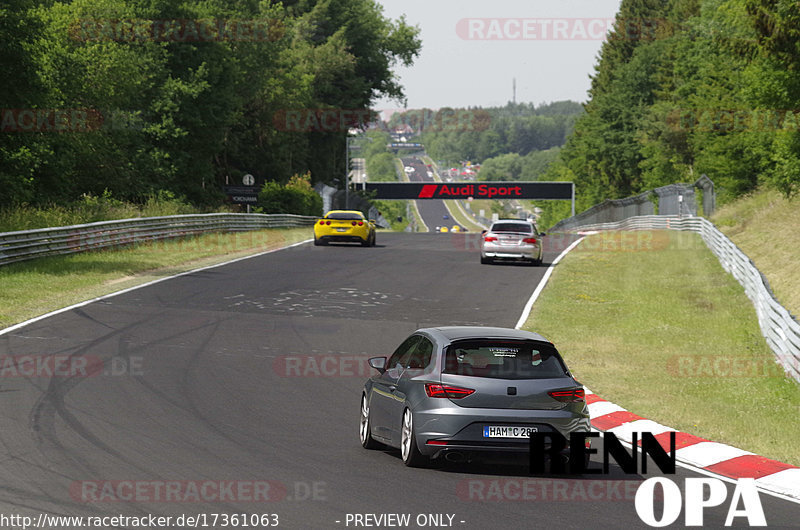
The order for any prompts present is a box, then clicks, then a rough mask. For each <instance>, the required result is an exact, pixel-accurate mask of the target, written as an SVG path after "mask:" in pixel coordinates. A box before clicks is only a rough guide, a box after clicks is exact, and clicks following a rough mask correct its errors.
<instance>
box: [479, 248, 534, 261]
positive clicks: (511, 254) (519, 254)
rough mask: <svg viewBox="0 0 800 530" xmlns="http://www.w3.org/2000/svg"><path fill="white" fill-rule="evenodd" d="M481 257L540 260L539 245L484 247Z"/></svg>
mask: <svg viewBox="0 0 800 530" xmlns="http://www.w3.org/2000/svg"><path fill="white" fill-rule="evenodd" d="M481 257H483V258H495V259H518V260H519V259H528V260H534V259H539V247H538V245H521V246H516V245H484V246H483V248H481Z"/></svg>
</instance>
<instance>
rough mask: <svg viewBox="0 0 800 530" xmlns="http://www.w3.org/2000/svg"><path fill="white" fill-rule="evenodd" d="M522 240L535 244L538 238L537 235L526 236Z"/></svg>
mask: <svg viewBox="0 0 800 530" xmlns="http://www.w3.org/2000/svg"><path fill="white" fill-rule="evenodd" d="M522 242H523V243H531V244H533V243H536V238H535V237H526V238H525V239H523V240H522Z"/></svg>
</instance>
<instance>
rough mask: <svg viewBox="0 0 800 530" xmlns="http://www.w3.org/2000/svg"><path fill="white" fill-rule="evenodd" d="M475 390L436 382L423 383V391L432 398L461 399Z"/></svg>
mask: <svg viewBox="0 0 800 530" xmlns="http://www.w3.org/2000/svg"><path fill="white" fill-rule="evenodd" d="M473 392H475V390H473V389H471V388H461V387H458V386H450V385H439V384H436V383H425V393H426V394H428V397H433V398H450V399H461V398H463V397H467V396H468V395H470V394H472V393H473Z"/></svg>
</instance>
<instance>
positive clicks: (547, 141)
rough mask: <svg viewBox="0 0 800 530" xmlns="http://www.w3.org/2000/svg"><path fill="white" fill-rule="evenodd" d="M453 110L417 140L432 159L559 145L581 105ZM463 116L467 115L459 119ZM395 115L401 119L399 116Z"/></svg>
mask: <svg viewBox="0 0 800 530" xmlns="http://www.w3.org/2000/svg"><path fill="white" fill-rule="evenodd" d="M438 112H439V113H440V114H442V113H444V112H445V111H444V110H443V109H440V110H439V111H438ZM453 112H454V113H455V115H456V118H455V119H453V120H451V121H449V122H448V121H446V120H444V121H443V122H441V123H439V124H436V123H435V124H434V125H438V126H434V127H431V128H430V129H431V130H424V129H423V130H422V134H421V136H420V141H421V142H422V143H424V144H425V149H426V151H427V152H428V154H429V155H430V156H431V157H432V158H433V159H434V160H443V161H446V162H448V163H454V162H458V161H466V160H469V161H471V162H473V163H483V162H485V161H486V160H488V159H491V158H493V157H497V156H500V155H508V154H511V153H514V154H516V155H518V156H520V157H525V156H526V155H528V154H530V153H533V152H539V151H545V150H548V149H551V148H553V147H558V146H561V145H563V144H564V142H565V141H566V139H567V137H568V136H569V134H570V133H571V132H572V127H573V125H574V124H575V120H576V119H577V118H578V116H580V115H581V114H582V113H583V109H582V107H581V105H580V104H579V103H575V102H573V101H557V102H555V103H548V104H543V105H539V106H538V107H537V106H536V105H534V104H532V103H516V104H515V103H508V104H507V105H506V106H504V107H489V108H470V109H456V110H454V111H453ZM464 116H466V117H468V118H471V119H462V118H463V117H464ZM398 118H399V119H402V115H399V116H398ZM396 119H397V118H396ZM403 121H406V120H403ZM412 124H413V121H412ZM516 177H517V178H519V175H517V176H516ZM492 180H497V179H492Z"/></svg>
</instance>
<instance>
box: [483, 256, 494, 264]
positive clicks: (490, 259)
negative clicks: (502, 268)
mask: <svg viewBox="0 0 800 530" xmlns="http://www.w3.org/2000/svg"><path fill="white" fill-rule="evenodd" d="M493 262H494V260H493V259H492V258H484V257H483V256H481V263H482V264H483V265H489V264H491V263H493Z"/></svg>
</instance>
